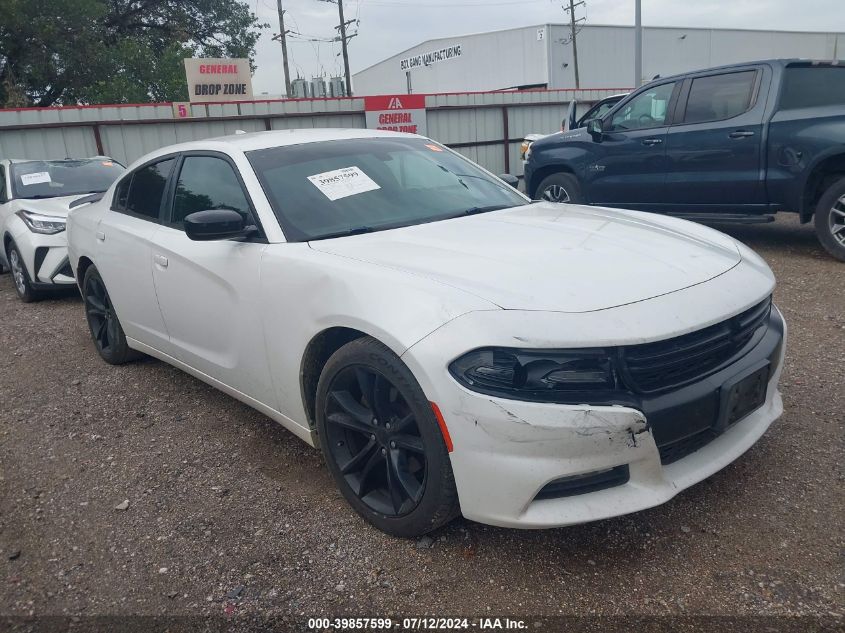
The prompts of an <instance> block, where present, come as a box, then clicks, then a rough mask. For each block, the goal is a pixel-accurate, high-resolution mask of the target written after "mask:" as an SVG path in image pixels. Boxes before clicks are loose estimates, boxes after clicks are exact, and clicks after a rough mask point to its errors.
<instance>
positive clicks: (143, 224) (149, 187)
mask: <svg viewBox="0 0 845 633" xmlns="http://www.w3.org/2000/svg"><path fill="white" fill-rule="evenodd" d="M175 165H176V157H175V156H170V157H166V158H163V159H156V160H155V161H152V162H150V163H148V164H147V165H144V166H142V167H140V168H138V169H136V170H134V171H133V172H132V173H131V174H128V175H127V176H124V178H123V180H122V181H121V182H120V183H119V184H118V186H117V188H116V189H115V194H114V199H113V200H112V201H111V207H110V210H109V211H108V212H107V213H105V214H104V215H103V219H102V220H101V221H100V223H99V224H98V226H97V230H96V239H97V247H98V248H97V253H96V258H97V269H98V270H99V271H100V274H101V275H102V277H103V281H104V282H105V284H106V288H107V289H108V291H109V295H110V296H111V300H112V303H113V304H114V307H115V311H116V312H117V317H118V319H120V324H121V325H122V326H123V330H124V332H126V336H128V337H130V338H133V339H136V340H138V341H141V342H142V343H145V344H147V345H149V346H151V347H153V348H155V349H159V350H161V349H164V348H165V347H166V346H167V344H168V336H167V331H166V330H165V327H164V320H163V319H162V316H161V311H160V310H159V307H158V302H157V301H156V293H155V288H154V286H153V273H152V239H153V237H154V236H155V234H156V232H157V231H158V230H159V228H160V224H159V222H160V217H161V211H162V205H163V202H164V193H165V190H166V189H167V183H168V179H169V178H170V174H171V172H172V171H173V168H174V166H175Z"/></svg>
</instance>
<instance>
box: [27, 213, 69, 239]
mask: <svg viewBox="0 0 845 633" xmlns="http://www.w3.org/2000/svg"><path fill="white" fill-rule="evenodd" d="M17 215H18V217H19V218H20V219H21V220H23V223H24V224H26V226H27V228H29V230H30V231H32V232H33V233H41V234H42V235H54V234H56V233H61V232H62V231H64V230H65V227H66V226H67V220H66V219H65V218H58V217H55V216H52V215H42V214H40V213H35V212H34V211H18V213H17Z"/></svg>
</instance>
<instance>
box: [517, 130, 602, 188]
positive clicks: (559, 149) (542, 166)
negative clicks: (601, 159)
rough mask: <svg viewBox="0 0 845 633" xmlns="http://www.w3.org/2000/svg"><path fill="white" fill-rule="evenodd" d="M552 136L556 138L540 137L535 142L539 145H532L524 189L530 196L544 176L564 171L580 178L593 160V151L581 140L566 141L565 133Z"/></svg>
mask: <svg viewBox="0 0 845 633" xmlns="http://www.w3.org/2000/svg"><path fill="white" fill-rule="evenodd" d="M553 136H557V139H554V140H553V141H550V140H547V139H541V140H540V141H537V143H535V145H537V144H538V143H540V144H541V146H540V147H532V153H531V158H530V159H529V161H528V164H527V165H526V167H525V185H526V188H525V190H526V192H527V193H528V195H529V196H531V197H532V198H534V194H535V193H536V192H537V187H539V185H540V182H541V181H542V180H543V178H545V177H546V176H548V175H550V174H553V173H557V172H561V171H564V172H568V173H571V174H573V175H574V176H575V177H576V178H578V180H582V179H583V177H584V174H585V173H586V168H587V165H588V164H589V163H590V162H595V159H594V152H592V151H591V150H590V148H589V146H588V145H587V144H586V143H584V142H583V141H577V142H569V141H566V140H565V139H566V136H567V135H566V134H561V135H553ZM550 138H551V137H550Z"/></svg>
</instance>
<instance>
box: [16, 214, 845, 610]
mask: <svg viewBox="0 0 845 633" xmlns="http://www.w3.org/2000/svg"><path fill="white" fill-rule="evenodd" d="M726 230H727V231H728V232H729V233H731V234H732V235H735V236H736V237H738V238H740V239H742V240H743V241H745V242H747V243H748V244H750V245H751V246H752V247H753V248H755V249H756V250H757V251H758V252H760V253H761V254H762V255H763V256H764V257H765V258H766V260H767V261H768V262H769V264H770V265H771V266H772V268H773V269H774V271H775V274H776V275H777V278H778V282H779V285H778V289H777V292H776V301H777V303H778V305H779V306H780V307H781V309H782V310H783V312H784V314H785V316H786V319H787V322H788V324H789V327H790V337H791V338H790V342H789V346H788V352H787V362H786V368H785V374H784V377H783V382H782V389H783V393H784V400H785V405H786V412H785V415H784V416H783V418H782V419H780V420H779V421H778V422H776V423H775V424H774V425H773V427H772V428H771V430H770V431H769V432H768V433H767V434H766V435H765V436H764V437H763V439H762V440H761V441H760V442H759V443H758V444H757V445H756V446H755V447H754V448H752V450H750V451H749V452H748V453H747V454H746V455H745V456H744V457H742V458H741V459H739V460H738V461H737V462H736V463H734V464H733V465H731V466H730V467H728V468H726V469H725V470H724V471H722V472H720V473H718V474H717V475H715V476H714V477H712V478H711V479H709V480H708V481H706V482H704V483H702V484H700V485H698V486H695V487H693V488H692V489H691V490H688V491H686V492H685V493H683V494H681V495H679V496H678V497H677V498H675V499H674V500H673V501H671V502H669V503H667V504H665V505H664V506H662V507H659V508H656V509H653V510H650V511H647V512H642V513H639V514H636V515H632V516H627V517H622V518H619V519H614V520H608V521H602V522H598V523H593V524H590V525H584V526H579V527H571V528H566V529H559V530H549V531H540V532H525V531H515V530H505V529H498V528H491V527H485V526H482V525H479V524H475V523H472V522H469V521H466V520H457V521H455V522H453V523H452V524H450V525H449V526H447V527H445V528H444V529H442V530H440V531H439V532H438V533H436V534H435V535H434V539H435V540H434V543H433V546H431V547H422V545H423V544H424V543H419V542H416V541H406V540H399V539H395V538H391V537H388V536H385V535H383V534H381V533H379V532H377V531H375V530H374V529H372V528H370V527H369V526H368V525H366V524H365V523H364V522H363V521H362V520H360V519H359V518H358V517H357V516H356V515H355V514H354V513H353V512H352V511H351V510H350V509H349V508H348V507H347V505H346V504H345V503H344V501H343V500H342V498H341V497H340V495H339V493H337V492H336V491H335V487H334V485H333V484H332V482H331V480H330V477H329V475H328V473H327V471H326V468H325V467H324V465H323V463H322V459H321V456H320V454H319V453H318V452H317V451H316V450H314V449H311V448H309V447H308V446H306V445H305V444H304V443H302V442H301V441H299V440H297V439H296V438H295V437H294V436H293V435H291V434H289V433H288V432H286V431H285V430H283V429H282V428H281V427H280V426H277V425H275V424H274V423H273V422H271V421H270V420H268V419H267V418H265V417H263V416H262V415H260V414H258V413H256V412H255V411H253V410H251V409H249V408H247V407H246V406H244V405H241V404H240V403H238V402H236V401H235V400H232V399H231V398H229V397H227V396H225V395H223V394H222V393H219V392H217V391H215V390H213V389H211V388H210V387H207V386H205V385H204V384H203V383H200V382H199V381H197V380H194V379H193V378H190V377H188V376H187V375H185V374H183V373H180V372H179V371H177V370H175V369H173V368H171V367H169V366H167V365H165V364H163V363H160V362H158V361H153V360H147V361H142V362H138V363H135V364H130V365H127V366H123V367H118V368H115V367H111V366H108V365H106V364H105V363H103V362H102V361H101V360H100V359H99V357H98V356H97V355H96V353H95V351H94V348H93V346H92V344H91V341H90V339H89V336H88V332H87V329H86V325H85V321H84V318H83V313H82V304H81V302H80V300H79V299H78V298H76V297H74V296H70V295H68V296H64V297H58V298H55V299H50V300H45V301H42V302H40V303H37V304H34V305H24V304H22V303H20V302H19V301H18V300H17V299H16V298H15V296H14V292H13V289H12V283H11V280H10V278H9V275H3V276H2V277H0V350H1V351H0V407H1V408H0V551H2V558H0V615H7V616H9V615H17V616H26V615H29V614H34V615H48V614H51V615H63V614H64V615H66V614H74V615H82V616H86V615H96V614H204V615H218V614H219V615H221V616H222V615H223V614H224V613H225V614H229V617H233V618H236V619H237V618H239V617H241V618H243V617H247V618H248V617H250V614H266V613H271V614H278V615H289V616H295V617H299V614H309V615H340V614H357V615H361V616H387V615H390V614H393V615H398V614H404V615H422V614H434V615H459V614H461V615H469V614H476V615H484V614H495V615H506V614H510V615H521V616H543V615H545V616H552V615H556V614H602V615H616V614H628V615H630V614H663V615H665V614H721V615H760V614H763V615H784V614H803V615H812V616H824V617H829V618H833V621H834V622H837V621H838V622H840V623H841V622H842V620H841V618H842V616H843V614H845V529H843V523H845V521H843V520H844V519H845V495H843V489H845V486H843V483H844V482H845V459H843V455H845V451H843V438H844V437H845V434H843V429H845V414H843V407H842V395H843V385H845V265H843V264H840V263H837V262H835V261H834V260H833V259H831V258H830V257H828V256H827V255H826V254H825V253H824V252H823V251H822V249H821V248H820V247H819V246H818V244H817V242H816V240H815V238H814V236H813V233H812V231H811V229H810V228H809V227H806V226H804V227H802V226H799V225H798V224H797V222H795V221H793V220H792V219H791V218H782V219H779V221H778V222H777V223H775V224H772V225H765V226H751V227H739V228H727V229H726ZM124 500H128V502H129V506H128V509H125V510H118V509H116V506H118V505H119V504H121V503H122V502H124Z"/></svg>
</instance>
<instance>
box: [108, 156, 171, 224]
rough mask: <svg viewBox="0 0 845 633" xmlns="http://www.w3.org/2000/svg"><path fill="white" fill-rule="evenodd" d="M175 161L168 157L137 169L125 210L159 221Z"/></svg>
mask: <svg viewBox="0 0 845 633" xmlns="http://www.w3.org/2000/svg"><path fill="white" fill-rule="evenodd" d="M175 163H176V159H175V158H168V159H166V160H162V161H159V162H157V163H153V164H152V165H147V166H146V167H143V168H141V169H139V170H138V171H136V172H135V175H134V176H133V177H132V184H131V185H130V186H129V193H128V195H127V196H126V207H125V211H126V212H127V213H130V214H132V215H136V216H139V217H142V218H145V219H150V220H156V221H157V220H158V219H159V212H160V210H161V202H162V199H163V197H164V190H165V188H166V186H167V179H168V177H169V176H170V171H171V170H172V169H173V165H174V164H175ZM121 186H122V183H121Z"/></svg>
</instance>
